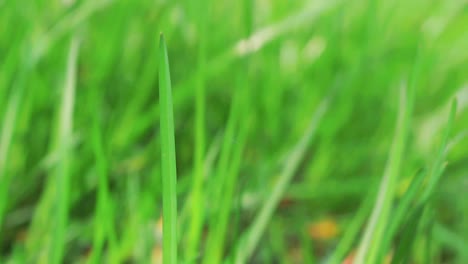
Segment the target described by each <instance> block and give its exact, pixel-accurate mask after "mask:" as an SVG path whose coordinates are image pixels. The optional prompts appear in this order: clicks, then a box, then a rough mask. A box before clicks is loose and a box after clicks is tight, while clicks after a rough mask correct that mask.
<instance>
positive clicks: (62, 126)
mask: <svg viewBox="0 0 468 264" xmlns="http://www.w3.org/2000/svg"><path fill="white" fill-rule="evenodd" d="M78 50H79V42H78V39H77V38H76V37H73V38H72V39H71V43H70V49H69V53H68V62H67V77H66V82H65V86H64V89H63V94H62V101H61V107H60V117H59V120H58V122H59V123H58V132H57V138H56V140H57V142H56V144H57V145H56V146H57V149H58V150H59V152H60V154H61V155H60V157H61V159H60V161H59V163H58V164H57V168H56V171H55V180H56V182H55V184H56V196H55V202H56V203H57V218H56V225H55V226H54V233H53V239H52V244H51V248H50V250H51V255H50V260H51V262H50V263H62V259H63V256H64V255H65V245H66V244H67V243H66V230H67V225H68V209H69V196H70V176H71V170H70V165H71V158H72V150H71V146H72V136H73V135H72V130H73V108H74V104H75V86H76V70H77V69H76V65H77V58H78Z"/></svg>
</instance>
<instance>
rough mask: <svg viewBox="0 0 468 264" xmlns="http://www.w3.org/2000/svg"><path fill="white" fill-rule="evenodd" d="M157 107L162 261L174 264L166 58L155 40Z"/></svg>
mask: <svg viewBox="0 0 468 264" xmlns="http://www.w3.org/2000/svg"><path fill="white" fill-rule="evenodd" d="M159 104H160V107H161V108H160V109H161V118H160V132H161V173H162V184H163V262H164V264H177V171H176V155H175V139H174V116H173V108H172V91H171V79H170V73H169V59H168V56H167V48H166V42H165V41H164V36H163V34H161V35H160V38H159Z"/></svg>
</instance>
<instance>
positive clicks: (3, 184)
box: [0, 76, 24, 233]
mask: <svg viewBox="0 0 468 264" xmlns="http://www.w3.org/2000/svg"><path fill="white" fill-rule="evenodd" d="M23 79H24V76H19V78H18V80H19V83H16V85H15V87H14V89H13V90H12V92H13V93H12V94H11V96H10V98H9V100H8V104H7V109H6V111H5V116H4V118H3V124H2V129H1V131H0V133H1V134H0V233H1V228H2V226H3V225H2V224H3V217H4V214H5V210H6V207H7V197H8V192H9V189H10V187H9V186H10V182H11V177H12V175H11V174H9V173H8V170H7V167H8V166H7V164H8V156H9V153H10V148H11V144H12V142H13V139H14V132H15V127H16V117H17V115H18V111H19V109H20V105H21V98H22V96H23V90H24V83H22V80H23Z"/></svg>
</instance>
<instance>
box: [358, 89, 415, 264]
mask: <svg viewBox="0 0 468 264" xmlns="http://www.w3.org/2000/svg"><path fill="white" fill-rule="evenodd" d="M406 90H407V89H406V87H405V86H402V88H401V89H400V107H399V113H398V119H397V125H396V130H395V135H394V138H393V142H392V148H391V150H390V154H389V159H388V161H387V164H386V167H385V171H384V175H383V178H382V181H381V183H380V187H379V192H378V196H377V200H376V203H375V206H374V209H373V211H372V215H371V217H370V220H369V223H368V225H367V228H366V231H365V233H364V237H363V239H362V241H361V245H360V246H359V250H358V253H357V255H356V260H355V263H358V264H360V263H375V260H376V258H378V252H379V249H380V247H381V243H382V237H383V236H384V234H385V232H384V231H385V228H386V225H387V224H388V219H389V216H390V209H391V206H392V202H393V199H394V196H395V188H396V183H397V180H398V175H399V173H400V167H401V162H402V159H403V150H404V146H405V142H406V135H407V130H408V120H409V113H410V112H411V109H410V107H409V106H410V104H411V99H410V100H408V98H407V96H408V93H407V91H406Z"/></svg>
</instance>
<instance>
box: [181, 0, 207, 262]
mask: <svg viewBox="0 0 468 264" xmlns="http://www.w3.org/2000/svg"><path fill="white" fill-rule="evenodd" d="M196 6H197V7H199V6H200V7H206V2H205V4H201V3H197V4H196ZM200 10H201V9H200ZM207 20H208V18H207V16H203V15H201V16H198V24H199V25H198V26H199V29H200V33H199V44H198V45H199V47H198V66H197V68H198V69H199V71H198V72H197V84H196V93H195V130H194V131H195V133H194V141H195V150H194V164H193V167H194V177H193V187H192V190H191V192H192V193H191V200H190V203H191V209H192V212H191V216H192V217H191V218H192V219H191V222H190V227H189V233H188V245H187V256H186V257H187V258H189V259H191V258H194V257H197V255H198V254H197V251H198V248H199V245H200V243H199V241H200V235H201V231H202V227H203V219H204V200H205V199H204V195H203V179H204V176H205V168H204V167H205V166H204V164H203V163H204V155H205V148H206V146H205V104H206V102H205V81H206V80H205V68H206V49H207V37H206V36H205V32H206V27H207Z"/></svg>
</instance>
